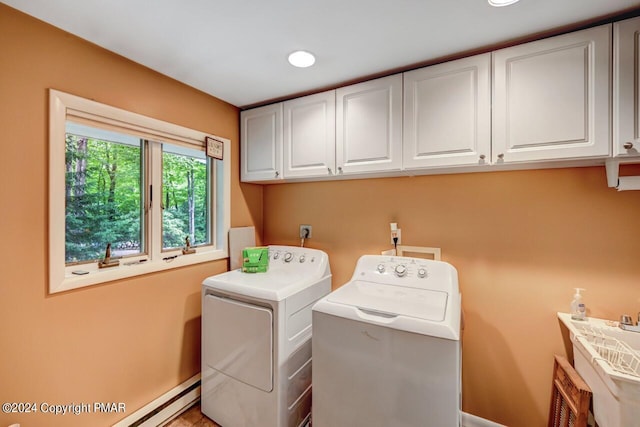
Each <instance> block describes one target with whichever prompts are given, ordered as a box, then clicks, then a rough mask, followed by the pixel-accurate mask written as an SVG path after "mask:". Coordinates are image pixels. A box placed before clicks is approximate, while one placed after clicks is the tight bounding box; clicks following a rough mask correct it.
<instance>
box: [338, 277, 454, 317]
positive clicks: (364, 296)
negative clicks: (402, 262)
mask: <svg viewBox="0 0 640 427" xmlns="http://www.w3.org/2000/svg"><path fill="white" fill-rule="evenodd" d="M447 300H448V294H447V293H446V292H442V291H433V290H428V289H417V288H411V287H406V286H398V285H384V284H380V283H375V282H365V281H360V280H354V281H352V282H349V283H347V284H346V285H344V286H342V287H341V288H339V289H337V290H335V291H334V292H332V293H331V294H329V296H327V301H329V302H332V303H337V304H344V305H349V306H353V307H357V308H359V309H361V310H363V311H372V312H375V313H379V314H384V315H387V316H388V317H397V316H404V317H410V318H415V319H421V320H429V321H432V322H442V321H443V320H444V319H445V313H446V309H447Z"/></svg>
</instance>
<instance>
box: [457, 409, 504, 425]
mask: <svg viewBox="0 0 640 427" xmlns="http://www.w3.org/2000/svg"><path fill="white" fill-rule="evenodd" d="M462 427H505V426H503V425H502V424H498V423H494V422H493V421H489V420H485V419H484V418H480V417H477V416H475V415H472V414H467V413H466V412H463V413H462Z"/></svg>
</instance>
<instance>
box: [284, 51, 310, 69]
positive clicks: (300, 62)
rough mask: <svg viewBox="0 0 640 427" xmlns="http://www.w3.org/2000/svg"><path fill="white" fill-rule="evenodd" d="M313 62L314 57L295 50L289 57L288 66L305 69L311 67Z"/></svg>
mask: <svg viewBox="0 0 640 427" xmlns="http://www.w3.org/2000/svg"><path fill="white" fill-rule="evenodd" d="M315 62H316V57H315V56H313V54H311V53H309V52H306V51H304V50H296V51H295V52H293V53H292V54H290V55H289V64H291V65H293V66H294V67H299V68H307V67H311V66H312V65H313V64H314V63H315Z"/></svg>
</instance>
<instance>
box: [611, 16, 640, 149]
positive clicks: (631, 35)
mask: <svg viewBox="0 0 640 427" xmlns="http://www.w3.org/2000/svg"><path fill="white" fill-rule="evenodd" d="M613 33H614V35H613V40H614V62H613V70H614V77H613V99H614V102H613V120H614V126H613V152H614V155H616V156H621V157H627V156H637V155H639V154H640V18H633V19H627V20H625V21H620V22H616V23H615V24H613ZM625 144H626V146H625Z"/></svg>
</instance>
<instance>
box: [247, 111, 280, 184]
mask: <svg viewBox="0 0 640 427" xmlns="http://www.w3.org/2000/svg"><path fill="white" fill-rule="evenodd" d="M240 122H241V124H242V129H241V138H240V139H241V147H240V158H241V164H242V171H241V179H242V181H268V180H274V179H282V104H281V103H280V104H272V105H267V106H264V107H260V108H254V109H252V110H246V111H242V112H241V113H240Z"/></svg>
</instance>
